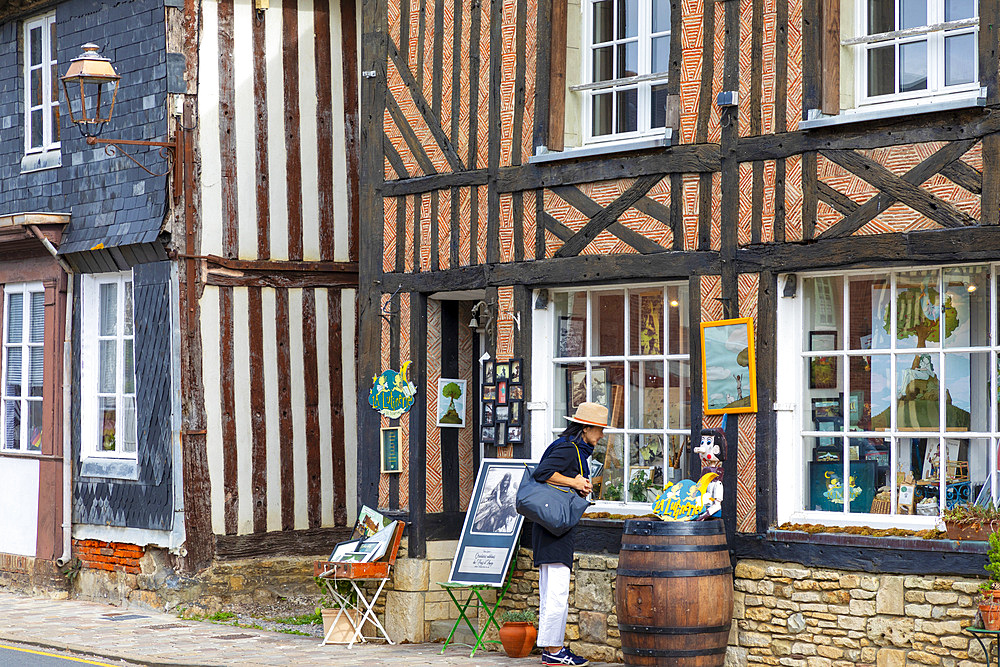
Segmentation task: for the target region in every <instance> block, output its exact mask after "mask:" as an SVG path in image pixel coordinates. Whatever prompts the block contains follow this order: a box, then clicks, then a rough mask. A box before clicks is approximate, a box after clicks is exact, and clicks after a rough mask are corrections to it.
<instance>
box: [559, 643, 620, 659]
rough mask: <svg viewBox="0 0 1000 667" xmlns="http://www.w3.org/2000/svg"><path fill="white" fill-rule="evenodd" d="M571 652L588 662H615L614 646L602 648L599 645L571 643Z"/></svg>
mask: <svg viewBox="0 0 1000 667" xmlns="http://www.w3.org/2000/svg"><path fill="white" fill-rule="evenodd" d="M570 650H571V651H573V653H576V654H577V655H582V656H583V657H585V658H587V659H588V660H596V661H600V662H615V660H616V657H617V656H616V655H615V649H614V647H612V646H601V645H598V644H588V643H586V642H579V641H578V642H572V643H570Z"/></svg>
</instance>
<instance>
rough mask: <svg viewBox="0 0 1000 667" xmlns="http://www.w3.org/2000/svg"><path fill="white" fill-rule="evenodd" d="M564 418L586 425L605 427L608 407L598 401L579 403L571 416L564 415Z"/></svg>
mask: <svg viewBox="0 0 1000 667" xmlns="http://www.w3.org/2000/svg"><path fill="white" fill-rule="evenodd" d="M566 419H568V420H569V421H571V422H576V423H577V424H585V425H586V426H600V427H601V428H607V425H608V409H607V408H606V407H604V406H603V405H601V404H599V403H581V404H580V405H579V406H578V407H577V408H576V414H574V415H573V416H572V417H566Z"/></svg>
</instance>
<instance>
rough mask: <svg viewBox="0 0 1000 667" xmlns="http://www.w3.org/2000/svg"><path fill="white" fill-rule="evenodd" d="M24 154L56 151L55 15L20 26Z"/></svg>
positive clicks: (57, 127)
mask: <svg viewBox="0 0 1000 667" xmlns="http://www.w3.org/2000/svg"><path fill="white" fill-rule="evenodd" d="M23 44H24V52H23V63H24V151H25V153H26V154H32V153H45V152H49V151H58V150H59V72H58V62H57V59H56V15H55V13H50V14H46V15H44V16H39V17H37V18H33V19H31V20H28V21H25V22H24V42H23Z"/></svg>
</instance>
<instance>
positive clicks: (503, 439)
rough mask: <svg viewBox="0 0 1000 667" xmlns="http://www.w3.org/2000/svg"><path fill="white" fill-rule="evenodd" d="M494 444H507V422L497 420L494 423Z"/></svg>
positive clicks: (500, 445)
mask: <svg viewBox="0 0 1000 667" xmlns="http://www.w3.org/2000/svg"><path fill="white" fill-rule="evenodd" d="M496 445H497V447H506V446H507V422H502V421H497V424H496Z"/></svg>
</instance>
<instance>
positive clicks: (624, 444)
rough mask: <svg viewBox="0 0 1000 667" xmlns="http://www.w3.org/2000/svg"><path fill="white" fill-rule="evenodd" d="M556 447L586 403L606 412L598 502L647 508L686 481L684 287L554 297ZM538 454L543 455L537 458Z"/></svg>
mask: <svg viewBox="0 0 1000 667" xmlns="http://www.w3.org/2000/svg"><path fill="white" fill-rule="evenodd" d="M550 313H551V314H552V328H551V330H550V331H551V335H552V353H551V355H552V365H551V373H552V376H551V377H552V391H551V396H552V403H553V405H552V408H553V409H552V412H551V418H552V421H551V428H552V430H551V433H550V436H551V437H550V438H549V441H551V440H552V439H555V437H557V436H558V434H559V433H560V432H561V431H562V430H563V429H564V428H566V424H567V422H566V420H565V419H564V417H565V416H567V415H570V414H572V413H573V412H574V411H575V410H576V408H577V406H578V405H579V404H580V403H582V402H584V401H593V402H595V403H600V404H602V405H604V406H606V407H607V408H608V418H609V424H608V428H607V429H605V431H604V438H603V439H602V440H601V441H600V442H599V443H598V445H597V447H596V448H595V449H594V453H593V455H592V456H591V462H590V472H591V478H592V481H593V482H594V490H593V493H592V499H593V500H595V501H598V500H603V501H617V502H637V503H644V504H645V505H646V507H647V509H648V506H649V503H651V502H653V501H654V500H655V499H656V496H657V495H658V494H659V492H660V491H661V490H662V488H663V484H664V482H665V481H668V480H679V479H680V478H681V477H683V476H684V475H683V471H684V470H685V467H684V466H685V465H686V459H685V451H686V447H687V442H688V439H689V437H690V434H691V389H690V377H691V373H690V354H689V350H688V319H687V313H688V289H687V285H686V284H683V285H679V284H671V285H662V284H661V285H650V286H644V287H631V286H630V287H628V288H621V287H619V288H603V289H592V290H582V289H580V290H573V291H564V292H555V293H554V295H553V299H552V305H551V306H550ZM537 453H539V452H536V454H537Z"/></svg>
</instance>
